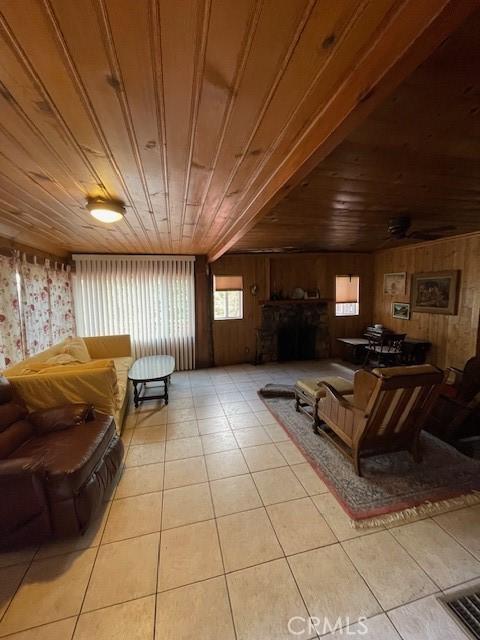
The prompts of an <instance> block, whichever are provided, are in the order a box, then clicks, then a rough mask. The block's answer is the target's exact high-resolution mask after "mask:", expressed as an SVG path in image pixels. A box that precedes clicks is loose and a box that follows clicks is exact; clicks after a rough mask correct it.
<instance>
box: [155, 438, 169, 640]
mask: <svg viewBox="0 0 480 640" xmlns="http://www.w3.org/2000/svg"><path fill="white" fill-rule="evenodd" d="M165 453H166V445H165ZM165 457H166V455H165V454H164V458H165ZM165 474H166V461H165V462H164V463H163V481H162V498H161V505H160V509H161V511H160V533H159V537H158V552H157V570H156V572H155V602H154V610H153V635H152V640H155V637H156V635H157V607H158V581H159V575H160V559H161V552H162V537H163V529H162V525H163V503H164V500H165Z"/></svg>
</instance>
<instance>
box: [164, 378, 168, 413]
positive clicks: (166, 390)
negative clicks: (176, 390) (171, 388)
mask: <svg viewBox="0 0 480 640" xmlns="http://www.w3.org/2000/svg"><path fill="white" fill-rule="evenodd" d="M163 384H164V385H165V406H166V405H167V404H168V379H167V380H164V381H163Z"/></svg>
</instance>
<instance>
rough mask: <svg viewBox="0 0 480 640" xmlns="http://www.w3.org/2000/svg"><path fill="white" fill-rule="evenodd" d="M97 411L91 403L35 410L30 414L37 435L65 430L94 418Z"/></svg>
mask: <svg viewBox="0 0 480 640" xmlns="http://www.w3.org/2000/svg"><path fill="white" fill-rule="evenodd" d="M94 417H95V412H94V409H93V406H92V405H89V404H70V405H65V406H62V407H54V408H53V409H46V410H44V411H35V412H34V413H31V414H30V416H29V420H30V422H31V423H32V424H33V427H34V429H35V433H36V435H37V436H41V435H44V434H46V433H52V432H54V431H63V429H68V428H70V427H73V426H75V425H77V424H81V423H83V422H88V421H90V420H93V419H94Z"/></svg>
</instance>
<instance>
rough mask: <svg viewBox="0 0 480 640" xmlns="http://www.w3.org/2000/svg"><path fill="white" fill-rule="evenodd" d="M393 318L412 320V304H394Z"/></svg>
mask: <svg viewBox="0 0 480 640" xmlns="http://www.w3.org/2000/svg"><path fill="white" fill-rule="evenodd" d="M392 318H398V319H399V320H410V304H409V303H408V302H392Z"/></svg>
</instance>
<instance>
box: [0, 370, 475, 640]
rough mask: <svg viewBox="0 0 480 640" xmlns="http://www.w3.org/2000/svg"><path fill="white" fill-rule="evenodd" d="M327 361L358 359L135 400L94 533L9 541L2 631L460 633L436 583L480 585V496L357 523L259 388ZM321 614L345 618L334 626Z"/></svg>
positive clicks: (214, 376)
mask: <svg viewBox="0 0 480 640" xmlns="http://www.w3.org/2000/svg"><path fill="white" fill-rule="evenodd" d="M322 374H323V375H340V376H343V377H351V376H352V370H351V369H349V368H347V367H344V366H343V365H341V364H339V363H336V362H331V361H325V362H322V363H319V362H316V363H305V362H303V363H292V364H290V365H288V366H286V365H268V366H259V367H254V366H250V365H239V366H234V367H225V368H217V369H209V370H202V371H195V372H189V373H177V374H174V376H173V379H172V386H171V391H170V404H169V406H168V407H163V406H162V405H161V404H160V403H158V404H153V403H150V404H147V403H146V404H145V405H143V406H142V407H141V408H140V409H139V410H135V409H133V408H132V410H131V411H130V414H129V416H128V418H127V420H126V425H125V426H126V428H125V431H124V433H123V441H124V443H125V467H124V470H123V475H122V477H121V479H120V480H119V482H118V485H117V487H116V490H115V492H114V493H113V498H112V499H111V500H110V502H108V503H106V504H105V509H104V512H103V513H102V514H100V515H99V517H98V519H97V521H96V522H95V523H94V524H93V525H92V527H91V528H90V530H89V532H88V534H87V535H85V536H84V537H83V538H81V539H79V540H71V541H66V542H65V541H63V542H57V543H52V544H46V545H43V546H42V547H41V548H39V549H28V550H25V551H21V552H11V553H3V554H0V637H2V638H3V637H5V638H10V640H87V639H88V640H93V639H95V640H154V639H155V640H187V638H188V639H193V638H195V640H281V639H285V638H290V639H293V638H302V639H307V638H317V637H318V635H320V636H322V637H325V638H330V640H335V639H337V640H338V639H339V638H343V637H357V638H369V639H370V640H399V639H403V640H430V639H431V640H457V639H461V638H466V636H465V635H464V633H463V632H462V631H461V630H460V629H459V628H458V627H457V626H456V624H455V623H453V622H452V621H451V619H450V618H449V616H448V615H447V614H446V613H445V611H444V609H443V608H442V606H441V605H440V604H439V603H438V601H437V599H436V596H438V595H441V594H442V593H443V592H446V591H450V590H452V588H455V587H458V586H459V585H462V584H465V583H467V582H468V583H469V584H476V583H478V584H479V585H480V506H477V507H470V508H463V509H459V510H456V511H451V512H449V513H446V514H442V515H439V516H437V517H434V518H426V519H423V520H421V521H419V522H415V523H411V524H405V525H402V526H398V527H390V528H388V529H386V528H380V529H377V530H373V531H372V530H369V531H356V530H354V529H352V528H351V527H350V525H349V522H348V519H347V517H346V516H345V514H344V512H343V511H342V509H341V508H340V507H339V505H338V503H337V501H336V500H335V498H334V497H333V496H332V495H331V494H330V493H329V492H328V489H327V487H326V485H325V484H324V483H323V482H322V481H321V480H320V479H319V478H318V476H317V475H316V474H315V472H314V471H313V469H312V468H311V466H310V465H309V464H308V462H306V460H305V459H304V458H303V456H302V454H301V453H300V451H299V450H298V449H297V448H296V447H295V445H294V444H293V443H292V442H291V441H290V440H289V438H288V436H287V435H286V433H285V432H284V430H283V429H282V428H281V427H280V426H279V425H278V424H277V423H276V421H275V419H274V418H273V417H272V415H271V414H270V413H269V412H268V411H266V410H265V405H264V404H263V403H262V402H261V401H260V400H259V399H258V396H257V389H259V388H260V387H261V386H263V385H264V384H266V383H268V382H279V383H292V382H293V381H295V380H296V379H297V378H299V377H305V376H309V375H313V376H317V375H322ZM310 616H312V617H316V618H318V619H319V620H320V626H319V627H317V628H316V629H315V628H314V627H313V626H312V625H311V626H310V627H309V625H308V618H309V617H310ZM325 616H328V617H329V622H330V624H331V625H332V626H333V625H334V624H335V623H336V622H337V619H338V620H339V621H341V624H342V625H343V629H341V630H340V631H339V630H337V631H335V632H333V633H330V632H329V631H331V629H330V630H329V628H328V626H325V627H323V626H322V625H323V623H324V619H325ZM360 616H365V617H366V618H367V620H366V621H365V622H364V623H362V622H358V619H359V617H360ZM290 619H292V622H291V632H290V631H289V629H288V623H289V620H290ZM314 622H315V620H312V623H314ZM365 628H367V629H368V633H367V634H365ZM347 631H348V636H347ZM317 632H319V633H318V635H317Z"/></svg>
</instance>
